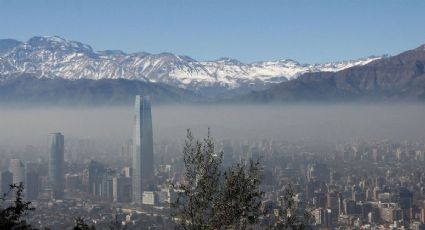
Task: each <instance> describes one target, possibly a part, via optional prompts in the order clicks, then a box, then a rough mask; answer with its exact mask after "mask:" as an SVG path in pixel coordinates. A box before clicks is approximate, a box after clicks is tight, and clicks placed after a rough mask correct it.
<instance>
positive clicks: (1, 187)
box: [0, 171, 13, 195]
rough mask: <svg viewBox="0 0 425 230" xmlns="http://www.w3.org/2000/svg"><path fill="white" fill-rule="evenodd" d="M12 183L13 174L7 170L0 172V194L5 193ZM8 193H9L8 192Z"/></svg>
mask: <svg viewBox="0 0 425 230" xmlns="http://www.w3.org/2000/svg"><path fill="white" fill-rule="evenodd" d="M12 183H13V175H12V173H11V172H9V171H3V172H0V194H6V193H7V192H8V191H9V189H10V185H11V184H12ZM8 195H10V194H8Z"/></svg>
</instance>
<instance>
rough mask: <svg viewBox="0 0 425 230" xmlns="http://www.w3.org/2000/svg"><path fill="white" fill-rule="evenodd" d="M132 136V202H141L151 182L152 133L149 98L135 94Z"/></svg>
mask: <svg viewBox="0 0 425 230" xmlns="http://www.w3.org/2000/svg"><path fill="white" fill-rule="evenodd" d="M134 109H135V114H134V136H133V160H132V161H133V175H132V178H133V202H135V203H138V204H141V203H142V198H143V191H148V190H151V189H150V187H152V186H151V185H152V182H153V170H154V169H153V168H154V166H153V136H152V135H153V134H152V115H151V104H150V98H149V97H147V96H144V97H141V96H139V95H137V96H136V101H135V104H134Z"/></svg>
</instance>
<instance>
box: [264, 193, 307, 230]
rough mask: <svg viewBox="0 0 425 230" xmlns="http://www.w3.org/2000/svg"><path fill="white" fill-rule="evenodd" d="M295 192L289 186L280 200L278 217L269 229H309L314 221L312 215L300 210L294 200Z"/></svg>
mask: <svg viewBox="0 0 425 230" xmlns="http://www.w3.org/2000/svg"><path fill="white" fill-rule="evenodd" d="M294 197H295V192H294V190H293V188H292V187H291V185H289V186H288V187H287V188H286V189H285V191H284V195H283V196H282V197H281V198H280V199H281V205H282V206H281V207H280V209H279V215H278V217H277V219H276V220H275V221H274V222H273V224H272V226H271V229H292V230H303V229H309V228H310V226H311V224H312V223H313V221H314V218H313V216H312V214H311V213H310V212H309V211H308V210H300V209H299V208H298V203H297V202H296V201H295V199H294Z"/></svg>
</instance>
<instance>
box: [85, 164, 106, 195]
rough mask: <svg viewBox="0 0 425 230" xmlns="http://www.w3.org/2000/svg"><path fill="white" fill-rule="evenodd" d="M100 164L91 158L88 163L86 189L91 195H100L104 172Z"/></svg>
mask: <svg viewBox="0 0 425 230" xmlns="http://www.w3.org/2000/svg"><path fill="white" fill-rule="evenodd" d="M105 172H106V171H105V168H104V167H103V165H102V164H100V163H98V162H96V161H94V160H92V161H91V162H90V164H89V181H88V191H89V193H90V194H91V195H93V196H100V194H101V191H102V179H103V174H105Z"/></svg>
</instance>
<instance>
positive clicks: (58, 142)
mask: <svg viewBox="0 0 425 230" xmlns="http://www.w3.org/2000/svg"><path fill="white" fill-rule="evenodd" d="M48 148H49V183H50V185H51V186H52V190H53V191H52V192H53V193H52V195H53V198H54V199H63V193H64V191H63V190H64V180H65V176H64V137H63V135H62V134H61V133H52V134H50V135H49V145H48Z"/></svg>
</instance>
